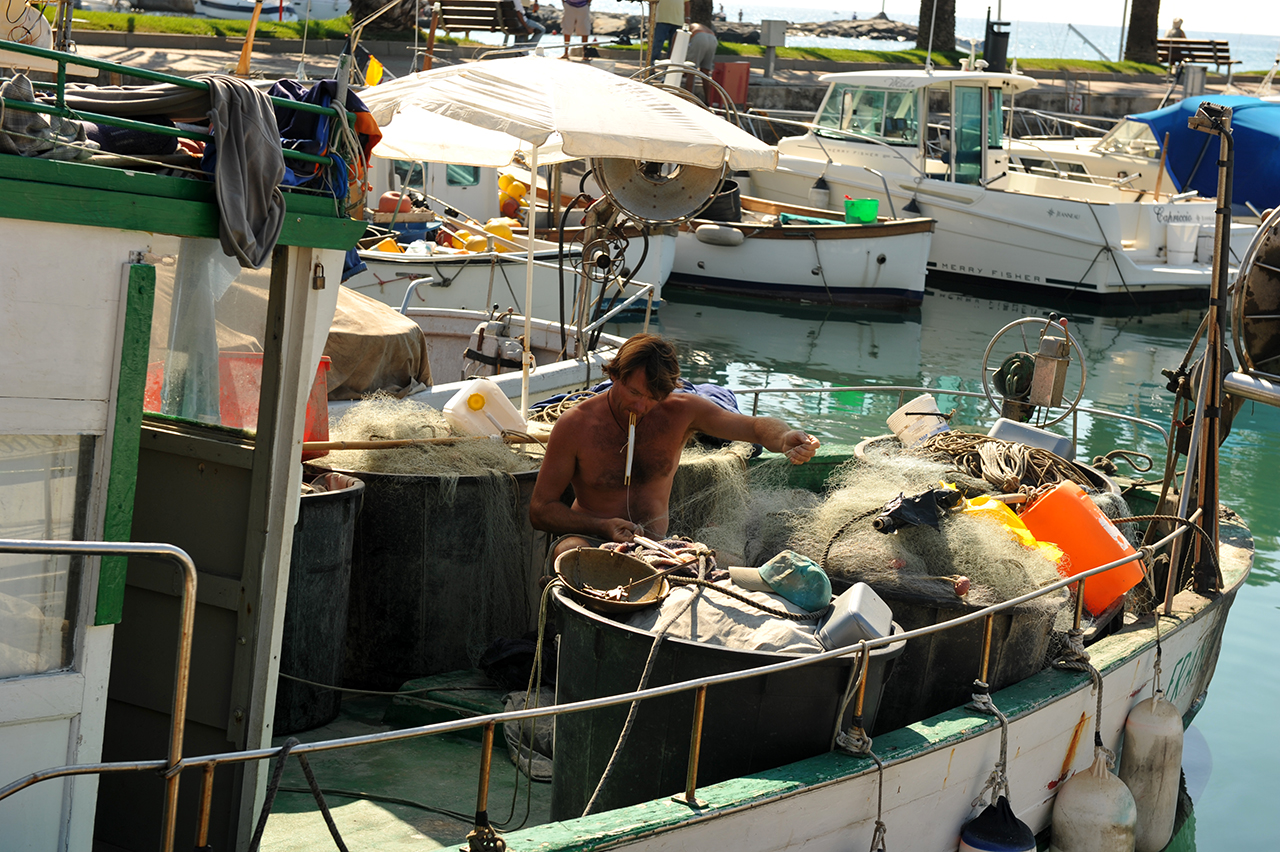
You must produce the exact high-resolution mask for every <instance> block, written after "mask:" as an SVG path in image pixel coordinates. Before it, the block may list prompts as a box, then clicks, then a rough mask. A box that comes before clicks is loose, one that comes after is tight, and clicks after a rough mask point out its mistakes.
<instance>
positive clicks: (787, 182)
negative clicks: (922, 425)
mask: <svg viewBox="0 0 1280 852" xmlns="http://www.w3.org/2000/svg"><path fill="white" fill-rule="evenodd" d="M822 79H823V81H824V82H826V83H827V84H828V85H829V88H828V91H827V94H826V96H825V98H824V100H823V102H822V106H821V107H820V108H819V110H818V113H817V115H816V116H815V117H814V120H813V123H812V126H811V128H810V130H809V132H807V133H805V134H804V135H802V136H796V137H789V138H786V139H783V140H781V141H780V142H779V143H778V150H779V165H778V169H777V170H776V171H765V170H753V171H751V192H752V194H754V195H758V196H761V197H764V198H768V199H771V200H775V201H783V202H787V203H793V204H796V203H798V204H805V203H811V204H813V205H814V206H821V207H827V208H829V209H841V208H842V207H843V199H844V197H845V196H850V197H852V198H854V199H858V198H877V199H879V201H880V202H881V203H882V204H884V203H885V202H886V201H888V202H891V204H890V206H891V208H892V207H896V208H897V209H900V210H907V211H911V212H915V211H919V212H920V214H921V215H925V216H929V217H931V218H933V219H936V220H937V223H938V224H937V228H936V230H935V232H934V237H933V244H932V248H931V249H930V252H929V262H928V267H929V272H930V273H931V275H933V276H935V277H936V279H937V280H938V281H940V282H942V281H946V280H948V279H953V280H959V281H961V282H967V283H977V284H981V285H986V286H988V287H991V288H994V289H995V291H996V292H998V293H999V294H1000V295H1001V296H1003V297H1006V298H1020V297H1023V296H1024V295H1029V294H1030V293H1031V292H1037V291H1038V292H1041V293H1043V292H1050V293H1057V294H1058V295H1063V294H1071V295H1072V296H1078V297H1084V298H1089V299H1095V300H1099V301H1103V302H1106V301H1128V300H1134V301H1137V300H1156V299H1168V298H1170V297H1171V296H1172V297H1179V296H1181V297H1187V296H1190V295H1192V294H1194V293H1202V292H1203V290H1204V288H1205V287H1207V286H1208V285H1209V283H1210V280H1211V275H1212V270H1211V263H1212V256H1211V252H1210V251H1207V249H1208V248H1211V241H1209V240H1201V239H1200V236H1201V234H1205V235H1208V234H1209V233H1210V231H1211V230H1212V228H1213V223H1214V204H1213V203H1212V202H1211V201H1210V200H1208V199H1203V198H1195V197H1185V196H1183V195H1174V196H1171V197H1164V198H1162V199H1161V200H1160V201H1156V200H1154V199H1153V198H1151V196H1150V195H1148V194H1146V193H1143V192H1141V191H1139V190H1134V189H1131V188H1128V187H1126V186H1122V185H1105V186H1104V185H1098V184H1094V183H1085V182H1081V181H1075V180H1068V179H1063V178H1059V177H1055V176H1048V175H1041V174H1027V173H1024V172H1019V171H1016V170H1015V169H1014V168H1013V167H1012V165H1011V162H1010V156H1009V151H1008V149H1007V148H1006V146H1005V145H1004V140H1003V138H1002V136H1003V134H1002V131H1001V127H1000V121H999V120H998V117H999V116H1000V115H1001V109H1002V105H1003V103H1004V101H1005V100H1006V98H1008V97H1011V96H1012V95H1013V94H1014V93H1016V92H1019V91H1026V90H1028V89H1030V88H1032V87H1033V86H1035V81H1034V80H1032V79H1031V78H1029V77H1025V76H1022V75H1017V74H996V73H990V72H986V71H972V72H971V71H951V70H943V71H939V70H933V71H929V70H920V71H855V72H844V73H838V74H828V75H826V76H824V77H823V78H822ZM1118 183H1119V182H1117V184H1118ZM1253 231H1254V228H1253V227H1252V226H1249V225H1236V226H1233V229H1232V233H1231V239H1230V247H1231V258H1230V260H1231V262H1233V263H1235V262H1238V261H1239V259H1240V256H1241V254H1242V252H1243V250H1244V248H1245V246H1246V245H1247V244H1248V241H1249V238H1250V236H1251V235H1252V233H1253Z"/></svg>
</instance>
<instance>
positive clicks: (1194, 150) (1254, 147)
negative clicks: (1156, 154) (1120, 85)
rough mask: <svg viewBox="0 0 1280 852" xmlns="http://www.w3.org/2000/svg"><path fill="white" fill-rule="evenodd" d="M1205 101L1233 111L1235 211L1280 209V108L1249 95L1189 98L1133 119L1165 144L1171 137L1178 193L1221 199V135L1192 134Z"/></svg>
mask: <svg viewBox="0 0 1280 852" xmlns="http://www.w3.org/2000/svg"><path fill="white" fill-rule="evenodd" d="M1202 101H1211V102H1213V103H1215V104H1219V105H1221V106H1228V107H1231V109H1232V116H1231V136H1232V139H1233V140H1234V142H1235V172H1234V180H1233V181H1232V186H1231V200H1232V202H1233V204H1232V206H1233V207H1235V208H1237V209H1236V211H1235V212H1241V213H1243V212H1245V211H1247V209H1248V208H1246V207H1244V203H1245V202H1246V201H1248V202H1249V203H1251V204H1252V205H1253V206H1254V207H1256V208H1258V210H1259V211H1261V210H1265V209H1266V208H1268V207H1276V206H1280V103H1268V102H1267V101H1263V100H1260V99H1258V98H1254V97H1247V96H1243V95H1209V96H1205V97H1195V98H1187V99H1186V100H1183V101H1179V102H1178V103H1176V104H1174V105H1173V106H1168V107H1165V108H1164V109H1158V110H1152V111H1151V112H1141V113H1136V114H1134V115H1131V116H1129V118H1131V119H1133V120H1134V121H1141V122H1142V123H1144V124H1146V125H1147V126H1149V127H1150V128H1151V132H1152V133H1154V134H1155V137H1156V140H1157V141H1158V142H1159V143H1160V144H1161V145H1163V144H1164V135H1165V133H1168V134H1169V150H1168V154H1167V165H1168V168H1169V174H1170V175H1171V176H1172V177H1173V182H1174V185H1175V186H1176V187H1177V191H1178V192H1186V191H1187V190H1190V189H1194V190H1196V191H1198V192H1199V193H1200V195H1201V196H1202V197H1204V198H1214V197H1216V196H1217V195H1218V167H1217V162H1218V153H1219V146H1220V145H1221V144H1222V143H1221V142H1220V140H1219V139H1218V137H1217V136H1213V135H1211V134H1208V133H1202V132H1200V131H1198V130H1192V129H1191V128H1189V127H1187V119H1189V118H1191V116H1193V115H1195V113H1196V110H1197V109H1198V108H1199V106H1200V103H1201V102H1202Z"/></svg>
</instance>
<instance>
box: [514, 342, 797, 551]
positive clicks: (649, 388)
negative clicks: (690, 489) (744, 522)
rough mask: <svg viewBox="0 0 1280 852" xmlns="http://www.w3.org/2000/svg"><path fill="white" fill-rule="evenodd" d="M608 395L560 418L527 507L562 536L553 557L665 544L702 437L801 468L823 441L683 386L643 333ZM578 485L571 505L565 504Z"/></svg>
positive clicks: (667, 351) (627, 350)
mask: <svg viewBox="0 0 1280 852" xmlns="http://www.w3.org/2000/svg"><path fill="white" fill-rule="evenodd" d="M605 374H606V375H607V376H608V377H609V378H610V379H611V380H612V381H613V384H612V385H611V386H610V387H609V389H608V390H607V391H605V392H603V393H599V394H597V395H595V396H593V397H590V398H589V399H586V400H584V401H583V402H580V403H578V404H577V405H575V406H574V407H573V408H570V409H569V410H568V411H566V412H565V413H564V414H563V415H561V416H560V419H559V420H557V421H556V424H555V426H554V427H553V428H552V430H551V437H550V438H549V439H548V441H547V454H546V457H545V458H544V459H543V462H542V468H541V470H539V472H538V481H537V483H536V484H535V485H534V488H533V497H532V498H531V499H530V502H529V520H530V521H531V522H532V524H533V526H534V528H536V529H540V530H546V531H547V532H550V533H557V534H560V535H561V538H560V539H559V540H558V541H557V542H556V544H555V552H554V554H553V557H554V556H558V555H559V554H560V553H563V552H565V551H567V550H570V549H572V548H574V547H581V546H591V545H599V544H601V543H602V542H605V541H616V542H628V541H631V540H632V539H633V537H634V536H635V535H637V534H640V535H648V536H650V537H653V538H661V537H663V536H664V535H665V534H666V532H667V526H668V523H669V520H670V519H669V517H668V514H667V513H668V503H669V501H670V499H671V485H672V482H673V481H674V479H675V475H676V469H677V468H678V467H679V464H680V452H681V450H683V449H684V446H685V444H686V443H687V442H688V440H689V439H690V438H691V437H692V436H693V434H694V433H695V432H701V433H703V434H706V435H711V436H713V437H716V438H721V439H724V440H728V441H749V442H753V443H757V444H762V445H764V447H765V448H766V449H768V450H771V451H773V452H775V453H782V454H784V455H786V456H787V458H789V459H790V460H791V463H792V464H804V463H805V462H807V461H809V460H810V459H811V458H813V457H814V454H816V453H817V451H818V446H819V444H818V440H817V439H816V438H814V437H812V436H810V435H809V434H807V433H805V432H803V431H801V430H800V429H792V428H791V427H790V426H788V425H787V424H786V423H784V422H783V421H781V420H778V419H777V418H774V417H749V416H747V415H745V414H740V413H738V412H734V411H729V410H727V409H725V408H721V407H720V406H719V405H716V404H715V403H714V402H712V401H711V400H709V399H707V398H705V397H702V396H699V395H697V394H693V393H672V391H673V390H674V389H675V388H676V387H677V385H678V384H679V380H680V364H679V362H678V361H677V360H676V350H675V347H674V346H672V345H671V343H670V342H668V341H666V340H664V339H662V338H661V337H658V336H657V335H653V334H637V335H635V336H633V337H631V338H630V339H628V340H627V342H626V343H624V344H623V345H622V346H621V347H619V348H618V354H617V355H616V356H615V357H614V359H613V360H612V361H610V362H609V364H608V365H607V366H606V367H605ZM570 486H572V487H573V497H574V499H573V503H572V505H569V504H566V503H564V502H563V501H562V500H561V497H562V496H564V495H565V493H566V492H567V491H568V489H569V487H570Z"/></svg>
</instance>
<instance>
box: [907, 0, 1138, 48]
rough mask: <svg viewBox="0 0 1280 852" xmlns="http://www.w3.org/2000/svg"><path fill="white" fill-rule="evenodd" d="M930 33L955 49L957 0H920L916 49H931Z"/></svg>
mask: <svg viewBox="0 0 1280 852" xmlns="http://www.w3.org/2000/svg"><path fill="white" fill-rule="evenodd" d="M1157 2H1159V0H1157ZM935 8H936V9H937V24H936V26H935V25H934V14H935V13H934V9H935ZM930 33H932V34H933V50H945V51H947V52H954V51H955V49H956V0H920V27H919V29H918V30H917V32H916V50H928V49H929V38H930Z"/></svg>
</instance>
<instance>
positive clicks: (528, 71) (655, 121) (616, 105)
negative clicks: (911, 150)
mask: <svg viewBox="0 0 1280 852" xmlns="http://www.w3.org/2000/svg"><path fill="white" fill-rule="evenodd" d="M360 97H361V99H362V100H363V101H364V102H365V104H366V105H367V106H368V107H369V109H370V111H371V112H372V113H373V117H374V118H375V119H376V120H377V122H378V124H379V125H382V126H383V127H384V128H385V130H384V133H386V134H387V135H388V136H389V137H391V138H392V139H393V140H394V142H395V149H396V151H397V152H398V155H401V156H405V158H406V159H414V160H430V161H433V162H441V161H442V160H441V158H440V152H441V150H442V148H444V147H445V146H449V147H451V148H455V149H456V148H460V147H463V143H464V140H463V138H462V134H461V132H460V131H456V130H455V131H450V130H449V129H448V128H447V126H437V127H436V128H435V129H434V130H433V128H432V127H431V126H430V125H427V124H426V123H428V122H430V121H431V119H426V118H423V117H422V115H421V114H422V113H432V114H434V115H437V116H443V117H444V118H449V119H454V120H456V121H460V122H463V123H465V124H469V125H472V126H473V127H475V128H480V129H483V130H491V131H497V132H498V134H505V135H506V136H508V137H514V141H513V140H511V139H503V138H502V136H501V135H499V136H485V135H477V136H469V137H468V138H467V139H466V140H465V144H467V145H471V146H473V149H474V150H475V153H473V154H472V159H471V160H469V161H465V162H467V163H468V164H470V165H489V164H496V165H506V164H507V163H508V162H510V160H511V156H510V155H511V154H513V153H515V151H516V150H523V151H525V152H526V155H528V153H529V150H530V148H531V147H532V146H534V145H537V146H544V145H546V143H547V142H548V140H551V142H552V144H553V145H554V144H555V141H556V140H555V139H554V138H553V137H554V136H556V135H558V136H559V145H558V148H559V149H560V151H562V152H563V153H562V154H560V157H561V158H563V159H570V158H576V157H618V158H624V159H631V160H642V161H647V162H658V163H681V164H688V165H693V166H701V167H702V168H720V167H721V166H723V165H725V164H727V165H728V166H729V167H730V168H732V169H772V168H774V167H775V166H776V165H777V162H778V153H777V149H775V148H774V147H773V146H771V145H767V144H765V143H764V142H761V141H760V140H759V139H757V138H755V137H754V136H752V135H751V134H749V133H747V132H746V131H744V130H742V129H741V128H739V127H737V126H735V125H733V124H730V123H729V122H727V121H725V120H724V119H722V118H720V117H719V116H717V115H715V114H713V113H711V112H709V111H707V110H705V109H703V108H701V107H700V106H698V105H697V104H693V103H690V102H689V101H687V100H685V99H684V98H681V97H679V96H678V95H674V94H672V93H670V92H666V91H663V90H662V89H659V88H657V87H655V86H650V85H647V84H645V83H640V82H638V81H636V80H630V79H628V78H626V77H619V76H617V75H616V74H612V73H610V72H608V71H602V70H601V69H599V68H593V67H592V66H590V65H588V64H586V63H582V62H566V61H564V60H562V59H550V58H547V57H541V56H522V57H518V58H514V59H495V60H491V61H486V62H472V63H468V64H465V65H455V66H451V67H448V68H437V69H433V70H431V71H423V72H420V73H418V74H411V75H409V76H408V77H402V78H400V79H398V80H394V81H392V82H390V83H384V84H382V85H380V86H374V87H372V88H369V89H365V90H364V91H362V92H361V93H360ZM401 121H404V122H405V129H404V131H403V132H402V131H401V130H400V129H399V128H398V127H397V122H401ZM418 128H425V129H426V131H427V132H428V133H429V134H430V135H420V134H419V133H418V132H417V130H418ZM504 149H505V154H506V156H505V158H503V154H504ZM410 151H416V152H417V153H416V154H410V153H409V152H410ZM378 153H379V154H380V155H381V151H378ZM480 157H483V158H484V160H485V162H483V163H481V162H478V161H477V159H476V158H480ZM553 158H554V155H553V154H552V152H551V151H548V150H545V149H544V150H541V151H539V152H538V159H539V160H540V161H542V162H544V163H545V162H549V161H551V160H552V159H553ZM493 159H497V160H499V162H497V163H491V162H490V161H491V160H493ZM448 162H464V161H462V160H448Z"/></svg>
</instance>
